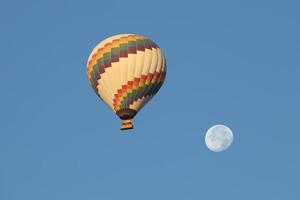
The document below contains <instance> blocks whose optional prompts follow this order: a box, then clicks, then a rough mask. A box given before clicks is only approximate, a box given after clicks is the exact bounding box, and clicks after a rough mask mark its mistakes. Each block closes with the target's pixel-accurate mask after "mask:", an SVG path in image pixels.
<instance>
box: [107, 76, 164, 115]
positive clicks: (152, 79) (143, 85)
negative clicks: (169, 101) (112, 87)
mask: <svg viewBox="0 0 300 200" xmlns="http://www.w3.org/2000/svg"><path fill="white" fill-rule="evenodd" d="M165 75H166V72H165V71H161V72H154V73H149V74H147V75H142V76H141V77H140V78H134V80H132V81H128V82H127V84H126V85H122V87H121V89H118V90H117V93H116V94H115V95H114V96H115V98H114V100H113V107H114V110H115V111H118V110H120V109H123V108H129V106H130V105H131V104H132V103H133V102H135V101H137V100H138V99H141V98H143V97H147V96H151V95H152V96H153V95H154V94H156V93H157V92H158V90H159V89H160V87H161V86H162V84H163V82H164V79H165ZM149 100H150V99H149ZM144 103H145V102H144Z"/></svg>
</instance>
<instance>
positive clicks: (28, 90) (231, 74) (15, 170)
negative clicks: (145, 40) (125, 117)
mask: <svg viewBox="0 0 300 200" xmlns="http://www.w3.org/2000/svg"><path fill="white" fill-rule="evenodd" d="M299 10H300V3H299V1H296V0H295V1H264V0H257V1H205V2H204V1H163V0H151V1H131V0H124V1H123V0H118V1H116V0H107V1H87V0H85V1H72V0H69V1H65V0H51V1H50V0H49V1H31V0H28V1H21V0H19V1H14V0H11V1H8V0H7V1H5V0H2V1H1V3H0V36H1V37H0V55H1V59H0V91H1V96H0V102H1V104H0V119H1V120H0V199H1V200H67V199H68V200H83V199H84V200H120V199H126V200H127V199H128V200H153V199H158V200H160V199H162V200H165V199H172V200H183V199H186V200H201V199H205V200H206V199H207V200H219V199H224V200H227V199H228V200H241V199H242V200H253V199H268V200H270V199H271V200H283V199H284V200H286V199H288V200H299V199H300V191H299V180H300V171H299V169H300V156H299V153H300V149H299V141H300V130H299V129H298V126H299V124H300V105H299V102H300V93H299V91H300V57H299V55H300V37H299V35H300V26H299V24H300V12H299ZM119 33H137V34H142V35H146V36H148V37H149V38H151V39H152V40H153V41H155V42H156V43H157V44H158V45H159V46H160V47H161V48H162V50H163V51H164V53H165V55H166V59H167V64H168V74H167V78H166V81H165V84H164V85H163V87H162V88H161V90H160V91H159V93H158V94H157V95H156V97H155V98H154V99H153V100H152V101H151V102H150V103H149V104H148V105H147V106H146V107H144V108H143V110H142V111H141V112H140V113H139V114H138V115H137V116H136V118H135V119H134V125H135V129H134V130H132V131H128V132H126V133H125V134H124V133H123V132H121V131H120V130H119V125H120V120H119V119H118V117H117V116H115V115H114V114H113V112H112V111H111V110H109V108H108V107H107V106H106V105H104V104H103V103H102V102H101V101H100V100H99V99H98V98H97V96H96V95H95V94H94V92H93V90H92V89H91V88H90V86H89V84H88V80H87V77H86V72H85V70H86V61H87V58H88V56H89V53H90V52H91V50H92V49H93V48H94V46H95V45H96V44H97V43H98V42H100V41H101V40H103V39H105V38H106V37H109V36H111V35H114V34H119ZM214 124H226V125H228V126H229V127H230V128H231V129H232V130H233V133H234V136H235V141H234V143H233V145H232V146H231V147H230V148H229V149H228V150H227V151H225V152H223V153H213V152H211V151H209V150H208V149H207V148H206V146H205V144H204V135H205V132H206V130H207V129H208V128H209V127H210V126H211V125H214Z"/></svg>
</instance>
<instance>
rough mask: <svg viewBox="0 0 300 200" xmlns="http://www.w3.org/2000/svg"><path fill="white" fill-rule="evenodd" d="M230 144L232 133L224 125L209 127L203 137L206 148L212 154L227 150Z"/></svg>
mask: <svg viewBox="0 0 300 200" xmlns="http://www.w3.org/2000/svg"><path fill="white" fill-rule="evenodd" d="M232 142H233V134H232V131H231V130H230V128H228V127H227V126H224V125H214V126H212V127H210V128H209V129H208V130H207V132H206V135H205V143H206V146H207V148H208V149H210V150H211V151H213V152H221V151H224V150H226V149H228V148H229V147H230V145H231V144H232Z"/></svg>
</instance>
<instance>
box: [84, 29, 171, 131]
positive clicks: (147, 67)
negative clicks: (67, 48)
mask: <svg viewBox="0 0 300 200" xmlns="http://www.w3.org/2000/svg"><path fill="white" fill-rule="evenodd" d="M87 76H88V79H89V82H90V85H91V86H92V88H93V89H94V91H95V92H96V94H97V95H98V96H99V97H100V98H101V99H102V100H103V101H104V102H105V103H106V104H107V105H108V106H109V107H110V108H111V109H112V110H113V111H114V112H115V113H116V114H117V115H118V116H119V117H120V118H121V119H122V120H123V124H122V125H121V130H125V129H132V128H133V125H132V122H131V120H132V119H133V117H134V116H135V115H136V113H137V112H138V111H139V110H140V109H141V108H142V107H143V106H144V105H145V104H146V103H147V102H148V101H150V99H151V98H152V97H153V96H154V95H155V94H156V93H157V92H158V90H159V89H160V87H161V86H162V84H163V82H164V80H165V76H166V61H165V57H164V55H163V53H162V51H161V50H160V48H159V47H158V46H157V45H156V44H155V43H154V42H152V41H151V40H150V39H148V38H147V37H144V36H141V35H136V34H120V35H115V36H112V37H109V38H107V39H105V40H104V41H102V42H100V43H99V44H98V45H97V46H96V47H95V48H94V49H93V51H92V53H91V54H90V56H89V59H88V62H87Z"/></svg>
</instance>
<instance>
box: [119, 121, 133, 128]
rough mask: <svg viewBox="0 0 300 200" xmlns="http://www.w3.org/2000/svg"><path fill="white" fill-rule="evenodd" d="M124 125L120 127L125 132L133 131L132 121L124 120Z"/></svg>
mask: <svg viewBox="0 0 300 200" xmlns="http://www.w3.org/2000/svg"><path fill="white" fill-rule="evenodd" d="M122 121H123V123H122V125H121V126H120V129H121V130H122V131H123V130H128V129H133V125H132V123H131V120H130V119H126V120H122Z"/></svg>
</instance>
